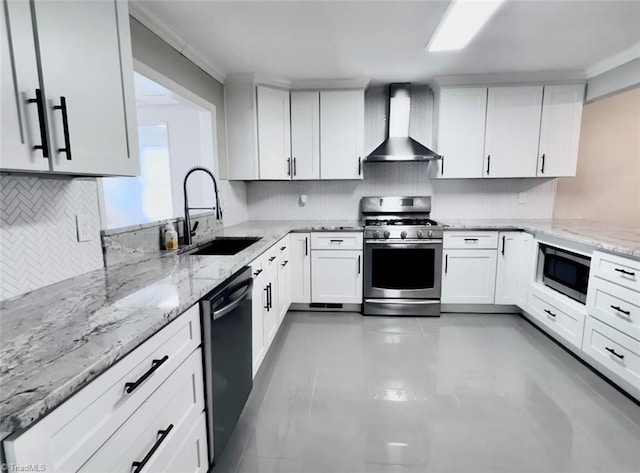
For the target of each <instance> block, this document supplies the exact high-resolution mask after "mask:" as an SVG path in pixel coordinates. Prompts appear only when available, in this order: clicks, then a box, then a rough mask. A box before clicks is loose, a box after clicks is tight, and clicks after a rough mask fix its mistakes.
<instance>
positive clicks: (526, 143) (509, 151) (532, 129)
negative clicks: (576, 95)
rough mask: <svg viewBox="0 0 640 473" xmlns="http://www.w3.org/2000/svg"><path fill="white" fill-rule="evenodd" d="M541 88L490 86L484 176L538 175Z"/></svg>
mask: <svg viewBox="0 0 640 473" xmlns="http://www.w3.org/2000/svg"><path fill="white" fill-rule="evenodd" d="M542 88H543V87H542V86H532V87H490V88H489V93H488V100H487V125H486V135H485V151H484V155H485V157H484V176H485V177H535V176H536V175H537V169H536V167H537V162H538V138H539V136H540V115H541V113H542Z"/></svg>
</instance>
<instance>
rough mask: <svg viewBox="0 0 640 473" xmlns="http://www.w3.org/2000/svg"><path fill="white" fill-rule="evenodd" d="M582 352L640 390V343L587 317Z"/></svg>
mask: <svg viewBox="0 0 640 473" xmlns="http://www.w3.org/2000/svg"><path fill="white" fill-rule="evenodd" d="M582 350H583V351H584V352H585V353H586V354H587V355H589V356H590V357H591V358H593V359H594V360H595V361H597V362H598V363H599V364H600V365H602V366H603V367H605V368H606V369H607V370H609V371H611V372H612V373H613V374H615V375H616V376H619V377H620V378H622V379H623V380H624V381H626V382H627V383H629V384H630V385H631V386H632V387H634V388H635V389H638V390H640V341H638V340H636V339H634V338H631V337H629V336H628V335H625V334H624V333H622V332H620V331H618V330H616V329H614V328H612V327H610V326H608V325H607V324H604V323H602V322H600V321H599V320H598V319H596V318H594V317H587V323H586V327H585V332H584V342H583V344H582Z"/></svg>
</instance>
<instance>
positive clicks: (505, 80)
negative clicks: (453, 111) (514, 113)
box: [433, 71, 587, 87]
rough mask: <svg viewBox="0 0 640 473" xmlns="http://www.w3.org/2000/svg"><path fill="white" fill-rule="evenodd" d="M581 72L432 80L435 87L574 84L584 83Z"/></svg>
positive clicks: (497, 74)
mask: <svg viewBox="0 0 640 473" xmlns="http://www.w3.org/2000/svg"><path fill="white" fill-rule="evenodd" d="M586 79H587V78H586V76H585V73H584V72H582V71H540V72H538V71H536V72H506V73H495V74H465V75H448V76H439V77H436V78H435V79H434V80H433V83H434V84H435V85H436V86H437V87H451V86H456V87H466V86H469V87H473V86H482V85H487V86H489V85H529V84H531V85H537V84H540V83H546V84H576V83H585V82H586Z"/></svg>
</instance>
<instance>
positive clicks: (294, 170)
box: [293, 156, 298, 176]
mask: <svg viewBox="0 0 640 473" xmlns="http://www.w3.org/2000/svg"><path fill="white" fill-rule="evenodd" d="M297 162H298V159H297V158H296V157H295V156H294V157H293V175H294V176H297V175H298V166H297Z"/></svg>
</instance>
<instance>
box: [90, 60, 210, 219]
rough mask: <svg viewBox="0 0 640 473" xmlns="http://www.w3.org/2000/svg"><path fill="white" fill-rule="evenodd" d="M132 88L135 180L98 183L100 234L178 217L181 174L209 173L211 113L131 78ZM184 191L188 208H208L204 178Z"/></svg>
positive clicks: (181, 204) (141, 78) (144, 80)
mask: <svg viewBox="0 0 640 473" xmlns="http://www.w3.org/2000/svg"><path fill="white" fill-rule="evenodd" d="M135 86H136V101H137V110H136V111H137V116H138V139H139V146H140V172H141V175H140V176H139V177H110V178H105V179H103V180H102V191H103V204H104V205H103V226H104V227H106V228H120V227H126V226H130V225H136V224H143V223H150V222H157V221H159V220H166V219H170V218H175V217H180V216H182V214H183V207H184V198H183V188H182V182H183V179H184V176H185V175H186V173H187V171H188V170H189V169H191V168H192V167H194V166H204V167H206V168H209V169H212V170H213V169H214V150H215V149H216V148H215V142H214V136H215V134H214V125H215V122H214V119H215V115H214V112H212V111H211V110H207V109H205V108H203V107H200V106H199V105H196V104H194V103H193V102H190V101H189V100H187V99H185V98H184V97H181V96H179V95H177V94H175V93H174V92H171V91H170V90H168V89H166V88H165V87H163V86H161V85H159V84H157V83H156V82H153V81H152V80H150V79H148V78H146V77H144V76H142V75H140V74H137V73H136V74H135ZM188 190H189V202H190V204H191V205H192V206H194V207H213V202H212V196H213V195H214V194H213V188H212V185H211V183H210V182H209V181H207V180H206V179H205V178H204V176H198V175H194V176H193V179H190V181H189V189H188ZM197 213H198V212H193V214H197Z"/></svg>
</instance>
